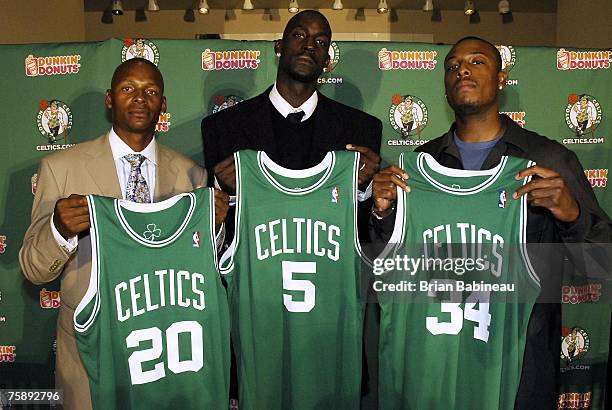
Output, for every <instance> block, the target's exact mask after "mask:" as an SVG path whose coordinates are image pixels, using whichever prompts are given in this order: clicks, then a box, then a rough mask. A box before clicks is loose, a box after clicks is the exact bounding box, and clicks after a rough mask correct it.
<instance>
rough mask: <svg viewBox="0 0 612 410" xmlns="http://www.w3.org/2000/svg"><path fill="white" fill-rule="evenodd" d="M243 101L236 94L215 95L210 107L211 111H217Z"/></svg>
mask: <svg viewBox="0 0 612 410" xmlns="http://www.w3.org/2000/svg"><path fill="white" fill-rule="evenodd" d="M242 101H244V99H242V98H241V97H238V96H237V95H233V94H229V95H217V96H215V102H214V104H213V107H212V111H211V113H212V114H214V113H217V112H219V111H222V110H225V109H226V108H230V107H233V106H234V105H236V104H239V103H241V102H242Z"/></svg>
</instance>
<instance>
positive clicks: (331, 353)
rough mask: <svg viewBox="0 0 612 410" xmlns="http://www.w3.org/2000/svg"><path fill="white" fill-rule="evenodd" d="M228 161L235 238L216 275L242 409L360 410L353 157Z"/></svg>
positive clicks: (255, 155) (259, 155)
mask: <svg viewBox="0 0 612 410" xmlns="http://www.w3.org/2000/svg"><path fill="white" fill-rule="evenodd" d="M235 162H236V180H237V184H236V193H237V209H236V234H235V237H234V242H233V243H232V245H231V246H230V248H229V250H228V252H227V253H226V254H225V255H224V256H223V258H222V260H221V269H222V273H226V274H227V278H228V283H229V287H228V292H229V297H230V310H231V314H232V337H233V341H234V350H235V352H236V356H237V364H238V374H239V376H238V377H239V389H240V396H239V398H240V400H239V401H240V408H241V409H247V410H249V409H258V410H259V409H265V410H273V409H292V410H297V409H356V408H359V400H360V386H361V361H362V357H361V356H362V353H361V351H362V342H361V339H362V327H363V304H362V303H361V300H360V295H359V283H360V281H359V269H360V258H359V253H360V251H359V243H358V239H357V229H356V209H357V208H356V207H357V199H356V195H357V166H358V163H359V155H358V154H357V153H353V152H330V153H328V154H327V156H326V157H325V159H324V160H323V161H322V162H321V163H320V164H318V165H317V166H315V167H313V168H309V169H305V170H289V169H286V168H282V167H280V166H278V165H277V164H275V163H274V162H272V160H270V158H269V157H268V156H267V155H266V154H265V153H263V152H255V151H240V152H238V153H236V154H235Z"/></svg>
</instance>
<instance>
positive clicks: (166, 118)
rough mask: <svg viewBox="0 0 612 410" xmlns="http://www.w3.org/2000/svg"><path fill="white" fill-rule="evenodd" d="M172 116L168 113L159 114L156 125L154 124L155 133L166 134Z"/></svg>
mask: <svg viewBox="0 0 612 410" xmlns="http://www.w3.org/2000/svg"><path fill="white" fill-rule="evenodd" d="M170 117H172V114H170V113H169V112H162V113H160V114H159V119H158V120H157V124H155V132H168V130H169V129H170V126H171V125H172V123H171V122H170Z"/></svg>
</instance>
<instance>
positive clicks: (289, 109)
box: [269, 83, 319, 122]
mask: <svg viewBox="0 0 612 410" xmlns="http://www.w3.org/2000/svg"><path fill="white" fill-rule="evenodd" d="M269 97H270V101H271V102H272V105H273V106H274V108H276V111H278V112H279V113H280V115H282V116H283V117H285V118H287V116H288V115H289V114H291V113H294V112H300V111H303V112H304V116H303V117H302V122H304V121H306V120H307V119H308V118H310V117H312V114H314V111H315V109H316V108H317V103H318V102H319V96H318V95H317V92H316V91H315V92H313V93H312V95H311V96H310V97H308V99H307V100H306V101H304V102H303V103H302V105H300V106H299V107H294V106H292V105H291V104H289V103H288V102H287V100H285V99H284V98H283V96H282V95H280V93H279V92H278V90H277V89H276V83H274V86H273V87H272V89H271V90H270V94H269Z"/></svg>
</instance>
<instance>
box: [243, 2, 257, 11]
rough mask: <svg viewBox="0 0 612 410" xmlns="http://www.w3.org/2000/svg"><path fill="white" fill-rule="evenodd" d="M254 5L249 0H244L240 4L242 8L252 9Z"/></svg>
mask: <svg viewBox="0 0 612 410" xmlns="http://www.w3.org/2000/svg"><path fill="white" fill-rule="evenodd" d="M254 8H255V6H253V2H252V1H251V0H244V3H243V4H242V10H253V9H254Z"/></svg>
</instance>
